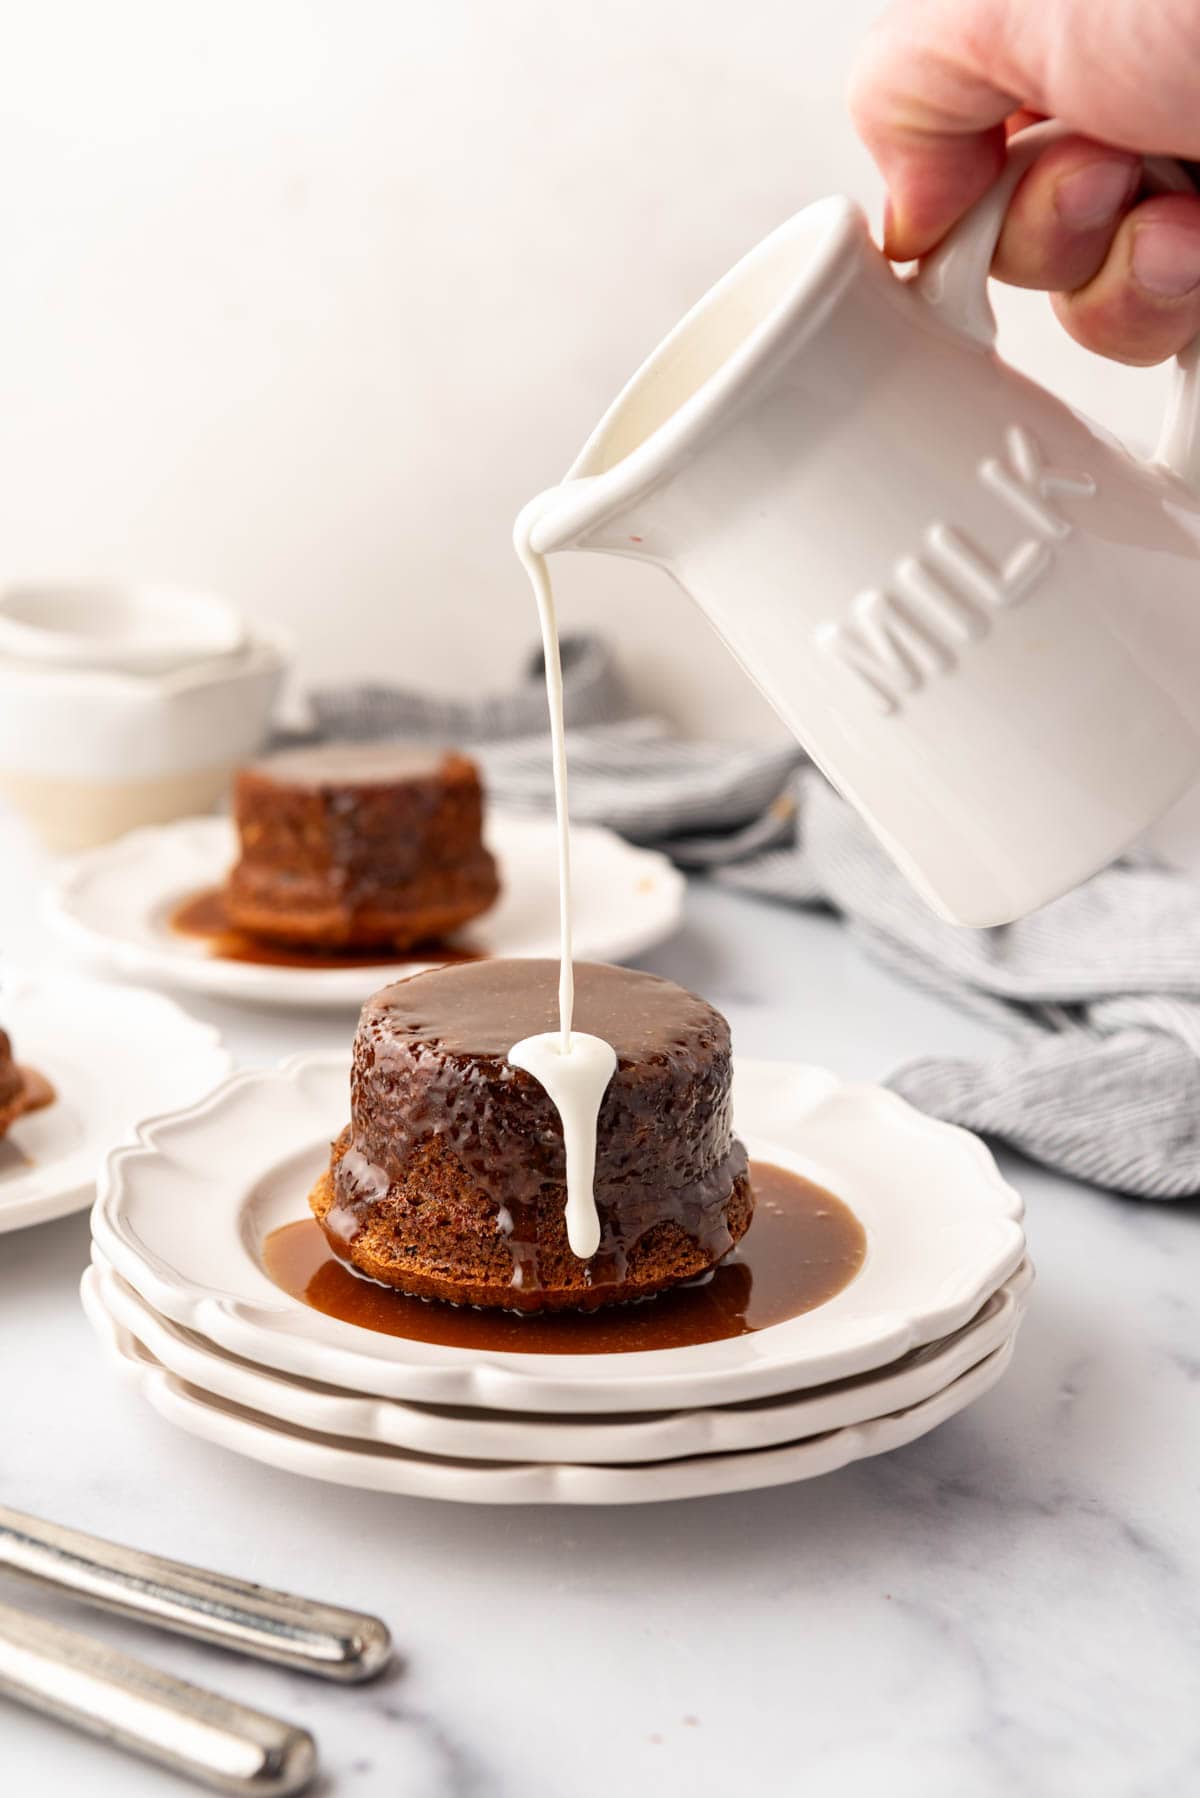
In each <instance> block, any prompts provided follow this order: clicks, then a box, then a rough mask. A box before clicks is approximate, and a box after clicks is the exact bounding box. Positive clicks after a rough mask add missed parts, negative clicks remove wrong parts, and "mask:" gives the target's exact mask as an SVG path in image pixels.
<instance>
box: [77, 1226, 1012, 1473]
mask: <svg viewBox="0 0 1200 1798" xmlns="http://www.w3.org/2000/svg"><path fill="white" fill-rule="evenodd" d="M1035 1279H1036V1274H1035V1270H1034V1267H1033V1263H1032V1262H1031V1261H1030V1259H1029V1257H1028V1256H1026V1258H1025V1260H1024V1261H1023V1262H1022V1263H1021V1265H1020V1267H1019V1268H1018V1269H1017V1270H1016V1272H1015V1273H1014V1274H1013V1275H1012V1276H1011V1278H1010V1279H1009V1280H1007V1281H1005V1282H1004V1284H1003V1285H1002V1286H1000V1287H998V1288H997V1290H996V1292H995V1293H992V1294H991V1295H990V1296H989V1297H988V1298H987V1299H985V1300H984V1304H983V1307H982V1308H981V1312H980V1313H979V1314H977V1315H976V1317H975V1318H972V1320H971V1321H970V1322H969V1323H967V1324H965V1325H964V1326H963V1328H962V1329H961V1330H959V1331H956V1332H955V1333H954V1334H953V1335H951V1336H949V1337H947V1338H945V1339H944V1340H943V1341H941V1342H935V1343H929V1344H926V1345H925V1346H926V1350H927V1351H930V1359H929V1360H928V1361H927V1362H926V1363H925V1364H923V1365H921V1366H913V1365H911V1364H910V1365H908V1366H905V1365H903V1363H901V1364H892V1365H891V1366H888V1367H883V1368H880V1369H878V1370H877V1372H876V1373H874V1374H868V1375H864V1376H861V1377H860V1379H858V1380H857V1381H854V1382H851V1383H850V1385H851V1388H852V1389H851V1390H850V1391H847V1390H846V1386H847V1383H846V1382H835V1384H834V1386H833V1387H831V1388H822V1387H816V1388H812V1389H810V1390H809V1391H807V1392H799V1393H781V1394H779V1395H777V1396H776V1397H775V1398H772V1399H767V1400H760V1401H757V1402H756V1403H754V1404H753V1405H752V1406H750V1407H745V1406H740V1405H733V1406H720V1405H701V1406H695V1407H688V1408H685V1409H681V1410H677V1411H667V1412H648V1413H644V1414H637V1413H634V1414H630V1415H624V1416H620V1415H613V1414H593V1415H591V1416H587V1415H585V1416H582V1417H578V1416H564V1415H558V1416H556V1415H554V1414H552V1413H551V1414H549V1415H545V1414H543V1415H540V1416H536V1415H535V1416H531V1415H530V1414H528V1413H511V1414H510V1413H505V1412H486V1411H472V1410H470V1409H469V1408H468V1407H462V1406H451V1407H438V1406H433V1405H429V1404H424V1405H422V1404H418V1403H416V1402H414V1401H409V1400H403V1399H385V1398H378V1397H376V1396H374V1395H372V1394H370V1393H359V1392H350V1391H341V1390H339V1389H337V1388H333V1387H330V1386H329V1385H328V1383H326V1382H323V1381H316V1380H311V1381H310V1380H303V1379H300V1378H298V1377H295V1376H292V1375H288V1374H284V1373H281V1372H280V1371H279V1370H278V1369H275V1368H264V1367H259V1366H255V1365H252V1364H248V1363H246V1362H245V1361H243V1360H242V1359H241V1358H240V1357H237V1356H233V1355H230V1354H228V1353H227V1352H226V1351H225V1350H222V1349H220V1348H219V1347H218V1346H217V1345H216V1344H215V1343H210V1342H207V1341H205V1340H204V1339H203V1338H202V1337H197V1336H196V1335H195V1333H194V1332H191V1331H188V1330H186V1329H185V1328H184V1326H182V1325H179V1324H175V1323H172V1321H171V1320H170V1319H169V1318H164V1317H161V1316H159V1315H158V1313H157V1312H155V1311H154V1310H153V1309H152V1307H151V1306H150V1305H149V1304H148V1303H147V1301H146V1300H145V1299H143V1298H142V1297H141V1296H140V1295H139V1294H138V1293H137V1292H136V1291H135V1290H134V1288H133V1287H132V1286H130V1285H129V1283H128V1281H126V1280H123V1279H122V1277H121V1275H120V1274H119V1273H118V1272H117V1271H116V1269H115V1268H114V1267H112V1266H111V1265H110V1264H109V1263H108V1262H107V1261H106V1260H105V1259H104V1256H103V1255H102V1253H101V1252H100V1251H99V1249H98V1248H97V1247H96V1245H95V1244H93V1252H92V1268H91V1275H90V1286H91V1288H92V1291H93V1294H94V1297H95V1299H96V1302H97V1303H98V1304H99V1305H101V1306H102V1307H103V1309H104V1310H105V1311H106V1312H107V1313H108V1315H109V1317H110V1318H111V1319H112V1320H113V1322H114V1323H116V1324H117V1325H118V1326H119V1327H120V1328H122V1329H124V1330H126V1331H128V1333H129V1334H130V1335H131V1336H132V1337H133V1338H134V1339H135V1340H136V1341H137V1342H139V1343H140V1344H141V1345H142V1347H143V1348H145V1349H146V1350H147V1351H148V1352H149V1353H150V1354H151V1355H152V1356H153V1357H154V1358H155V1360H157V1361H158V1362H159V1363H160V1364H161V1365H162V1366H163V1367H164V1368H165V1369H166V1371H167V1372H168V1373H170V1374H173V1375H174V1377H175V1378H176V1379H178V1380H182V1381H184V1382H185V1383H186V1384H188V1385H190V1386H194V1387H196V1388H197V1390H199V1391H201V1392H205V1393H208V1394H209V1395H211V1396H212V1397H215V1398H217V1399H223V1400H225V1401H227V1402H229V1403H233V1404H237V1405H241V1406H244V1407H245V1408H246V1409H248V1410H253V1411H258V1412H259V1413H260V1414H261V1415H263V1416H266V1417H273V1418H276V1419H277V1420H280V1421H283V1422H285V1423H288V1424H290V1425H292V1426H294V1427H297V1428H300V1429H302V1430H311V1431H313V1432H316V1433H318V1434H325V1435H337V1436H339V1437H343V1438H346V1439H349V1440H353V1441H361V1442H375V1443H378V1444H380V1445H381V1446H383V1447H392V1448H399V1449H411V1450H414V1451H416V1452H419V1453H431V1454H435V1455H445V1456H447V1457H449V1458H455V1457H463V1456H469V1457H470V1458H472V1459H475V1460H484V1461H493V1460H494V1461H512V1460H528V1461H535V1462H543V1461H551V1462H557V1461H571V1462H576V1461H578V1462H584V1463H586V1464H588V1465H613V1466H620V1465H623V1464H625V1463H628V1462H639V1461H649V1460H655V1461H660V1460H682V1459H686V1458H692V1457H695V1456H699V1455H707V1454H727V1453H745V1452H750V1451H752V1450H754V1449H757V1448H766V1447H772V1446H775V1445H777V1444H780V1443H784V1442H789V1441H794V1440H797V1439H798V1438H799V1437H801V1436H815V1435H820V1434H825V1433H827V1432H828V1431H830V1430H833V1429H845V1428H848V1427H851V1426H853V1425H855V1424H859V1423H864V1422H869V1421H871V1419H872V1418H874V1417H876V1416H881V1415H887V1414H890V1413H892V1412H895V1411H900V1410H907V1409H911V1407H912V1406H913V1405H915V1404H919V1403H922V1402H923V1401H924V1400H925V1399H927V1398H931V1397H933V1396H934V1395H935V1394H936V1393H937V1392H940V1391H942V1390H943V1388H945V1387H946V1386H948V1385H951V1384H952V1383H953V1382H954V1380H956V1379H957V1378H958V1377H959V1376H960V1375H961V1374H963V1373H967V1372H969V1371H970V1369H971V1368H973V1367H975V1366H977V1365H978V1364H979V1362H980V1361H983V1360H985V1359H986V1358H987V1356H988V1355H990V1354H991V1353H992V1351H993V1350H994V1349H996V1348H998V1347H999V1346H1000V1345H1001V1344H1002V1343H1003V1342H1006V1341H1007V1340H1008V1339H1009V1337H1015V1336H1016V1334H1017V1332H1018V1330H1019V1329H1020V1326H1021V1323H1022V1320H1023V1318H1024V1315H1025V1311H1026V1309H1027V1307H1028V1303H1029V1296H1030V1293H1031V1291H1032V1288H1033V1285H1034V1281H1035ZM997 1298H999V1299H1001V1301H1002V1302H1001V1304H1000V1306H999V1307H998V1308H997V1309H996V1310H995V1311H994V1312H993V1314H992V1315H991V1316H990V1317H986V1318H985V1317H983V1315H982V1312H983V1311H986V1310H987V1308H988V1306H989V1305H991V1304H992V1302H993V1300H995V1299H997ZM210 1364H214V1365H215V1369H216V1379H217V1380H218V1381H219V1383H217V1384H213V1383H210V1382H211V1381H212V1380H213V1377H214V1376H213V1372H212V1371H211V1369H210ZM189 1369H191V1371H189ZM239 1388H240V1390H239ZM880 1392H882V1393H883V1394H884V1402H883V1403H882V1405H880V1404H879V1402H878V1396H877V1395H878V1393H880ZM292 1394H294V1395H295V1398H294V1400H293V1399H292V1398H291V1395H292ZM256 1397H257V1399H258V1402H257V1403H256V1402H255V1399H256ZM839 1405H840V1407H841V1409H842V1411H843V1412H845V1413H847V1414H844V1415H840V1416H839V1415H837V1412H838V1409H839ZM276 1406H280V1407H281V1408H279V1409H276V1408H275V1407H276ZM314 1409H315V1412H316V1415H315V1416H314V1415H313V1412H314ZM305 1411H307V1412H308V1413H309V1416H308V1418H307V1419H306V1418H305V1416H304V1415H302V1413H304V1412H305ZM447 1411H449V1412H452V1413H454V1415H452V1416H447V1415H446V1414H445V1413H446V1412H447ZM322 1412H323V1413H324V1415H325V1418H326V1421H325V1422H324V1423H321V1422H318V1421H317V1417H318V1416H320V1415H321V1414H322ZM462 1413H465V1415H463V1414H462ZM806 1414H807V1415H806ZM339 1415H340V1417H341V1421H340V1423H338V1422H337V1421H336V1420H337V1418H338V1416H339ZM814 1418H817V1419H819V1421H816V1422H814V1421H813V1419H814ZM406 1436H407V1437H408V1438H409V1439H408V1440H406V1439H405V1438H406ZM756 1436H757V1437H758V1440H755V1439H754V1438H755V1437H756ZM442 1438H445V1440H442ZM505 1444H507V1446H505ZM568 1445H570V1446H568ZM597 1451H599V1452H597Z"/></svg>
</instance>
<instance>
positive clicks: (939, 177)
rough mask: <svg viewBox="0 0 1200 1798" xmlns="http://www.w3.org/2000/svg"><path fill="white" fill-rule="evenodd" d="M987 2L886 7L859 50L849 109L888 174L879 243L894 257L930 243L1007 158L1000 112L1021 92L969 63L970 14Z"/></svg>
mask: <svg viewBox="0 0 1200 1798" xmlns="http://www.w3.org/2000/svg"><path fill="white" fill-rule="evenodd" d="M991 10H992V8H991V6H990V4H989V0H981V3H977V4H963V0H951V3H949V4H947V3H946V0H915V3H910V4H908V5H902V6H899V7H893V8H891V9H890V10H889V11H888V12H887V13H886V14H885V15H884V17H883V18H882V20H881V21H880V22H879V23H878V24H877V25H876V26H875V28H874V30H873V31H872V32H871V33H870V35H869V36H868V37H867V39H866V42H865V44H864V46H863V49H862V52H861V53H860V55H859V59H858V62H857V65H856V67H855V70H854V74H853V77H852V80H851V86H850V110H851V113H852V114H853V117H854V121H855V124H856V125H857V127H858V131H859V135H860V136H861V137H862V139H863V142H864V143H865V144H866V146H867V148H868V149H869V150H870V151H871V154H872V155H873V157H874V158H875V161H876V163H877V164H878V166H879V170H880V172H881V174H882V175H883V178H884V180H885V182H886V183H887V189H888V207H887V214H886V226H885V234H884V249H885V251H886V253H887V254H888V255H889V256H891V257H892V258H893V259H894V260H896V261H898V262H904V261H908V260H909V259H910V258H912V257H914V256H922V255H924V254H925V252H926V251H927V250H930V249H932V248H933V246H934V244H936V243H938V242H939V241H940V239H941V238H943V237H944V236H945V234H946V232H947V231H948V230H949V229H950V227H951V225H953V224H954V223H955V222H956V220H958V219H959V218H961V217H962V215H963V213H964V212H966V210H967V208H968V207H969V206H972V205H973V204H974V203H975V201H976V200H978V199H979V198H980V196H981V195H982V194H984V193H986V191H987V189H988V188H989V187H990V186H991V184H992V182H993V181H994V180H995V179H996V177H997V175H998V174H999V173H1000V170H1001V169H1002V168H1003V166H1004V153H1005V128H1004V121H1005V120H1006V119H1007V118H1008V117H1009V115H1010V114H1012V113H1014V112H1016V111H1017V110H1018V109H1019V107H1020V106H1021V104H1022V98H1028V96H1018V95H1016V94H1014V93H1010V92H1008V91H1007V90H1006V89H1004V88H1003V87H1001V86H998V85H996V84H995V82H994V81H993V80H991V79H989V78H988V77H987V76H985V75H983V74H980V73H978V72H976V70H975V68H974V65H973V60H972V58H971V55H970V51H969V36H970V35H971V31H972V26H971V19H972V16H973V17H974V19H975V20H978V19H979V15H981V14H983V13H986V12H990V11H991ZM964 38H965V39H966V40H967V41H964Z"/></svg>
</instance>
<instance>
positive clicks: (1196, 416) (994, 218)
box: [913, 120, 1200, 488]
mask: <svg viewBox="0 0 1200 1798" xmlns="http://www.w3.org/2000/svg"><path fill="white" fill-rule="evenodd" d="M1066 134H1067V132H1066V127H1065V126H1063V125H1061V124H1059V123H1058V122H1057V121H1056V120H1048V121H1047V122H1046V123H1045V124H1041V125H1031V126H1030V127H1029V128H1028V130H1026V131H1021V132H1019V133H1018V134H1017V136H1016V137H1014V138H1013V140H1012V142H1011V143H1010V144H1009V147H1008V160H1007V161H1006V162H1005V165H1004V168H1003V170H1002V171H1001V173H1000V175H999V176H998V177H997V179H996V180H995V182H994V183H993V184H992V186H991V187H990V188H989V189H988V191H987V193H985V194H984V196H983V198H982V199H981V200H977V201H976V202H975V204H974V206H972V208H971V210H970V211H969V212H968V213H967V214H966V216H965V217H964V218H962V219H960V220H959V222H958V224H957V225H955V227H954V229H953V230H952V231H951V232H949V234H948V235H947V236H946V237H945V238H943V240H942V242H941V243H940V244H939V245H938V247H937V249H936V250H932V251H930V253H929V255H928V256H925V257H922V259H921V262H920V264H919V266H918V269H917V273H916V275H915V277H914V280H913V286H914V287H915V289H916V291H917V293H919V294H920V296H921V298H922V299H923V300H924V301H925V302H926V304H927V305H928V306H930V307H931V308H932V309H933V311H934V312H935V313H936V314H937V316H938V317H939V318H940V319H941V320H942V321H943V323H944V324H947V325H949V326H950V328H951V329H952V330H954V331H957V332H959V333H960V334H961V335H962V336H965V337H971V338H973V339H974V340H975V342H976V343H979V344H982V345H983V346H984V347H985V348H986V349H991V347H992V345H993V344H994V343H995V341H996V315H995V313H994V312H993V311H992V302H991V300H990V299H989V298H988V288H987V283H988V271H989V269H990V268H991V266H992V257H993V256H994V255H995V253H996V245H997V243H998V242H999V240H1000V231H1001V228H1002V226H1003V224H1004V215H1005V213H1006V212H1007V211H1008V203H1009V201H1010V200H1011V199H1012V197H1013V194H1014V193H1015V192H1016V188H1017V183H1018V182H1019V181H1020V179H1021V177H1022V176H1023V175H1024V174H1025V173H1026V171H1027V170H1028V169H1030V168H1031V167H1032V166H1033V164H1034V162H1036V160H1037V158H1038V157H1039V156H1040V155H1041V153H1042V151H1043V150H1044V149H1045V148H1046V147H1047V145H1048V144H1051V143H1053V142H1054V141H1055V139H1056V138H1060V137H1064V136H1066ZM1145 169H1146V175H1147V178H1148V180H1149V181H1150V183H1151V184H1152V185H1153V186H1154V187H1156V188H1157V189H1158V190H1159V191H1160V192H1162V193H1195V192H1196V186H1195V183H1194V182H1193V181H1192V180H1191V179H1190V177H1189V176H1188V174H1187V173H1186V171H1185V170H1184V169H1183V168H1182V167H1181V166H1180V164H1179V163H1177V162H1173V161H1172V160H1171V158H1170V157H1168V156H1148V157H1147V158H1146V161H1145ZM1154 459H1155V461H1156V462H1157V463H1159V464H1160V465H1161V466H1162V467H1164V468H1168V469H1170V470H1171V472H1172V473H1173V474H1176V475H1178V476H1179V478H1180V479H1181V480H1183V481H1186V482H1187V483H1188V485H1189V486H1190V487H1193V488H1200V338H1196V339H1194V340H1193V341H1192V342H1191V343H1190V344H1189V345H1188V347H1187V348H1186V349H1185V350H1183V351H1182V352H1181V354H1180V355H1179V356H1178V357H1177V358H1176V362H1175V378H1174V381H1173V382H1172V386H1171V393H1170V397H1169V398H1168V401H1167V412H1166V417H1165V418H1164V420H1163V427H1162V433H1161V435H1160V437H1159V440H1158V448H1157V450H1156V452H1155V457H1154Z"/></svg>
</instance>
